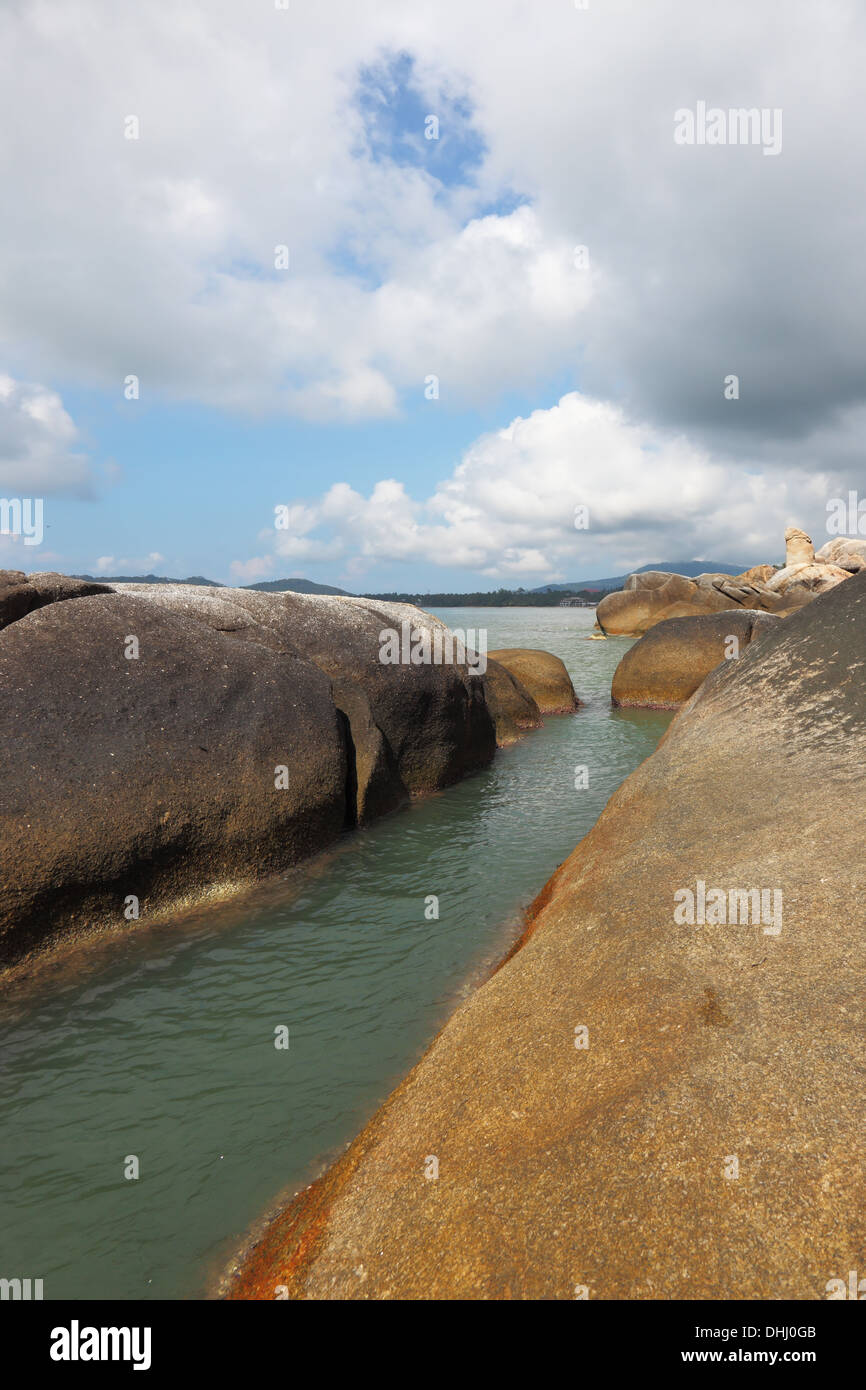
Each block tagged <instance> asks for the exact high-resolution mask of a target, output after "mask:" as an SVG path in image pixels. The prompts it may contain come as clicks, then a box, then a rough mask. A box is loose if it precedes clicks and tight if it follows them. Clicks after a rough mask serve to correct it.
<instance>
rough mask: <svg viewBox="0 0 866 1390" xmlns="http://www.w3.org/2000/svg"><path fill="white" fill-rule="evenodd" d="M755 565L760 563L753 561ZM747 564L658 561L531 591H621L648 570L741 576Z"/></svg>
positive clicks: (540, 587)
mask: <svg viewBox="0 0 866 1390" xmlns="http://www.w3.org/2000/svg"><path fill="white" fill-rule="evenodd" d="M754 563H755V564H758V563H760V562H759V561H757V560H756V561H754ZM750 568H751V566H750V565H748V564H743V565H740V564H737V565H734V564H731V563H730V562H729V561H727V560H659V561H658V562H657V563H656V564H652V565H641V566H640V568H639V569H634V570H627V571H626V573H625V574H615V575H614V576H613V578H611V579H575V580H572V581H571V582H570V583H568V584H541V585H540V586H539V587H538V588H537V589H533V590H532V592H533V593H534V594H552V593H561V592H562V591H564V590H569V591H570V592H571V591H574V590H578V589H621V588H622V586H623V584H624V583H625V581H626V580H627V579H628V576H629V575H630V574H646V573H647V572H648V571H649V570H665V571H667V572H669V573H671V574H685V575H688V576H689V577H692V576H693V575H696V574H742V573H743V570H747V569H750Z"/></svg>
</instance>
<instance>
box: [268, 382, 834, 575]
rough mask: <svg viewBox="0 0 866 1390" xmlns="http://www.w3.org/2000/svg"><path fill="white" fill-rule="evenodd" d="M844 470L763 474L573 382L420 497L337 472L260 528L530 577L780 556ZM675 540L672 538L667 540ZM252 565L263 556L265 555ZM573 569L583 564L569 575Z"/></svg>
mask: <svg viewBox="0 0 866 1390" xmlns="http://www.w3.org/2000/svg"><path fill="white" fill-rule="evenodd" d="M840 487H841V480H840V477H839V475H837V474H833V473H830V472H826V471H824V472H810V473H805V472H804V473H800V472H797V471H796V470H794V471H788V472H783V471H780V470H768V471H766V472H760V471H758V470H756V469H755V468H754V467H749V466H746V465H744V464H742V463H740V462H738V461H736V460H734V459H719V458H718V457H715V456H713V455H711V454H710V453H709V452H708V451H707V450H706V449H704V448H702V447H701V446H700V445H698V444H695V443H694V442H693V441H691V440H690V439H689V438H688V437H686V436H685V435H683V434H678V433H674V432H672V431H669V430H660V429H657V428H655V427H653V426H651V425H648V424H646V423H639V422H634V421H632V420H631V419H629V418H628V417H627V415H626V414H625V412H624V411H623V410H622V409H621V408H619V407H616V406H613V405H611V404H610V403H607V402H603V401H597V400H593V399H591V398H589V397H586V396H584V395H581V394H580V393H578V392H570V393H568V394H567V395H565V396H563V397H562V399H561V400H560V401H559V402H558V404H557V405H555V406H553V407H552V408H551V409H549V410H536V411H533V412H532V414H531V415H529V416H528V417H526V418H522V417H518V418H517V419H515V420H513V421H512V422H511V424H510V425H508V427H507V428H505V429H502V430H497V431H494V432H491V433H488V434H485V435H483V436H482V437H481V438H480V439H478V440H477V441H476V442H475V443H474V444H473V445H472V446H471V447H470V448H469V449H468V450H467V451H466V453H465V454H464V456H463V458H462V459H461V461H460V463H459V464H458V466H457V467H456V468H455V470H454V472H453V473H452V474H451V476H450V477H448V478H446V479H444V480H443V481H442V482H441V483H440V484H439V485H438V486H437V487H436V489H435V490H434V491H433V493H432V494H431V495H430V496H429V497H427V498H425V499H422V500H417V499H413V498H412V497H411V496H410V495H409V494H408V492H407V490H406V488H405V485H404V484H403V483H402V482H400V481H398V480H396V479H386V480H382V481H380V482H378V483H377V484H376V485H375V487H374V488H373V489H372V491H371V492H370V494H369V495H368V496H365V495H364V494H362V493H360V492H358V491H356V490H355V489H354V488H352V487H351V486H350V485H349V484H348V483H336V484H334V485H333V486H332V487H330V488H329V489H328V490H327V492H325V493H324V494H323V495H322V496H321V497H320V498H319V499H317V500H316V501H313V502H310V501H306V502H304V503H299V504H297V505H296V506H294V507H292V508H290V509H289V511H288V525H287V527H286V528H285V529H284V530H279V531H278V530H274V531H273V532H264V533H263V536H267V537H270V538H271V539H272V541H273V552H272V553H273V554H274V555H275V556H277V557H279V558H280V559H281V560H285V559H289V560H292V561H295V560H299V559H303V560H307V561H310V562H316V561H318V560H321V559H328V560H331V561H333V562H336V561H339V562H340V563H341V564H343V565H345V566H346V567H347V572H349V573H355V574H357V575H359V576H360V575H363V573H364V572H365V571H366V570H369V569H370V568H373V567H375V566H376V565H380V564H390V563H392V562H394V561H396V562H398V563H401V562H402V563H405V564H406V565H407V566H409V565H414V564H417V563H418V562H420V561H426V562H428V563H430V564H434V565H438V566H442V567H443V568H458V569H471V570H478V571H480V572H481V573H482V574H483V575H485V576H487V577H488V578H490V579H494V580H497V579H498V580H501V581H508V582H510V583H518V582H523V581H524V580H527V581H532V582H533V583H543V582H545V581H549V582H555V581H559V580H567V579H576V578H581V577H587V576H588V575H589V574H590V573H591V571H592V570H593V569H596V570H597V569H598V567H599V566H600V565H601V566H603V565H604V564H605V563H610V564H615V565H619V564H621V563H635V564H640V563H643V562H644V561H645V560H646V556H647V554H648V553H653V554H655V556H656V558H658V559H665V558H667V559H671V558H677V559H691V558H700V559H715V560H720V559H721V560H726V559H732V560H734V561H736V560H738V559H741V558H742V559H744V560H749V559H750V557H753V556H768V557H773V556H778V555H779V554H780V553H781V551H782V548H783V540H782V537H783V535H784V531H785V528H786V526H787V525H789V524H791V523H792V522H794V521H798V520H799V521H801V522H802V521H804V520H805V521H809V520H810V518H811V519H812V521H813V523H814V524H815V525H816V534H817V530H818V526H817V524H818V523H819V519H820V518H822V517H823V515H824V507H825V501H826V499H827V497H829V496H831V495H833V492H834V490H835V491H838V490H839V489H840ZM672 548H673V549H672ZM256 563H257V564H260V563H262V562H261V561H260V560H259V561H257V562H256ZM578 571H580V573H578Z"/></svg>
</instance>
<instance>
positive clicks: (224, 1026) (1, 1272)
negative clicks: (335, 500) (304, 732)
mask: <svg viewBox="0 0 866 1390" xmlns="http://www.w3.org/2000/svg"><path fill="white" fill-rule="evenodd" d="M437 611H438V615H439V616H440V617H442V618H444V619H445V621H446V622H448V623H449V624H450V625H451V626H453V627H461V628H466V627H475V628H485V629H487V632H488V645H489V646H490V647H492V648H495V647H502V646H534V647H544V648H546V649H547V650H549V651H553V652H556V653H557V654H558V655H559V656H561V657H562V658H563V660H564V661H565V662H566V665H567V666H568V668H569V670H570V672H571V675H572V679H573V680H574V684H575V688H576V690H577V693H578V695H579V696H580V697H581V699H583V700H584V701H585V702H586V703H585V706H584V708H583V709H581V710H580V711H579V712H578V713H577V714H575V715H573V716H560V717H553V718H549V719H548V721H547V723H546V724H545V727H544V728H543V729H540V730H538V731H536V732H534V733H531V734H528V735H527V737H526V738H525V739H524V740H523V741H522V742H521V743H520V744H518V745H517V746H515V747H513V748H510V749H506V750H503V751H502V752H500V753H499V754H498V755H497V758H496V761H495V763H494V764H493V765H492V766H491V767H490V768H489V769H487V770H485V771H484V772H482V773H479V774H477V775H475V776H473V777H471V778H468V779H467V780H466V781H464V782H462V783H461V784H460V785H458V786H456V787H452V788H450V789H448V790H447V791H445V792H442V793H440V794H438V795H436V796H431V797H428V798H426V799H424V800H421V801H418V802H415V803H414V804H413V805H412V806H411V807H410V808H408V809H407V810H405V811H401V812H398V813H396V814H395V815H393V816H391V817H389V818H387V819H386V820H383V821H381V822H379V823H378V824H376V825H374V826H372V827H371V828H369V829H367V830H364V831H361V832H358V833H355V834H353V835H349V836H346V837H345V838H344V839H343V840H342V841H341V842H340V844H339V846H338V847H337V849H336V850H335V851H333V852H331V853H329V854H327V855H325V856H323V857H322V858H321V859H319V860H317V861H316V862H315V863H314V864H313V865H311V866H309V867H307V868H306V869H304V870H302V871H300V872H297V873H295V874H294V875H293V876H290V877H288V878H287V879H285V880H283V881H281V882H279V883H276V884H269V885H268V886H267V887H265V888H263V889H261V890H260V891H258V892H256V894H255V895H254V896H253V897H252V898H246V899H244V901H243V903H236V904H234V905H232V906H230V907H224V908H220V909H212V910H210V911H208V912H206V913H204V912H203V913H201V914H198V915H195V916H192V917H189V918H186V919H184V920H183V921H182V922H181V923H178V924H176V925H174V926H172V927H161V928H150V929H147V928H137V929H135V930H133V931H131V932H130V934H129V935H128V936H126V937H123V938H121V939H118V938H114V939H112V940H111V941H105V942H102V943H99V944H97V945H95V946H94V945H92V946H90V947H87V948H83V949H82V950H81V951H80V952H79V953H78V954H77V955H76V956H74V957H72V958H70V959H67V960H65V961H64V962H63V963H62V964H58V965H57V966H56V967H53V968H51V969H49V970H46V971H44V972H42V973H40V975H39V976H38V977H37V978H36V979H35V980H34V981H30V982H26V981H25V982H23V983H21V984H20V985H16V986H15V987H14V988H13V990H12V991H11V993H10V992H9V991H7V995H6V998H5V999H4V1003H3V1008H2V1017H0V1277H6V1278H12V1277H19V1278H27V1277H30V1278H42V1279H43V1280H44V1291H45V1297H46V1298H47V1299H50V1298H69V1297H72V1298H105V1297H113V1298H124V1299H140V1298H184V1297H193V1298H194V1297H200V1296H202V1295H203V1294H204V1293H205V1292H206V1291H207V1290H208V1289H210V1288H212V1287H213V1284H214V1280H215V1279H216V1278H217V1276H218V1274H219V1272H220V1270H221V1269H222V1267H223V1266H224V1264H225V1261H226V1259H227V1258H228V1257H229V1255H230V1254H231V1253H232V1252H233V1250H234V1249H235V1248H236V1247H237V1245H238V1244H239V1243H240V1241H241V1240H242V1239H243V1237H244V1234H245V1233H246V1231H247V1230H248V1228H249V1227H250V1225H251V1224H252V1223H253V1222H254V1221H255V1220H256V1219H257V1218H258V1217H259V1216H260V1215H261V1213H262V1212H263V1211H264V1210H266V1209H267V1208H268V1207H270V1206H271V1205H272V1204H273V1203H274V1202H275V1201H276V1200H277V1198H278V1197H280V1196H281V1195H283V1196H285V1195H290V1194H291V1193H292V1192H294V1191H295V1190H296V1189H297V1188H298V1187H300V1186H302V1185H304V1184H305V1183H307V1182H309V1181H310V1180H311V1178H312V1177H313V1176H315V1174H316V1173H317V1171H318V1170H319V1169H320V1167H321V1165H322V1163H323V1162H324V1161H325V1160H327V1159H329V1158H332V1157H334V1156H335V1154H336V1153H338V1152H339V1151H340V1150H341V1148H342V1147H343V1146H345V1144H346V1143H348V1141H349V1140H350V1139H352V1138H353V1137H354V1135H355V1134H356V1133H357V1131H358V1130H359V1129H360V1128H361V1126H362V1125H363V1123H364V1122H365V1120H366V1119H367V1118H368V1117H369V1115H370V1114H371V1113H372V1111H373V1110H374V1109H375V1107H376V1105H377V1104H378V1103H379V1102H380V1101H381V1100H382V1099H383V1098H384V1097H385V1096H386V1095H387V1094H388V1092H389V1091H390V1090H391V1089H392V1088H393V1086H394V1085H395V1084H396V1083H397V1082H398V1081H399V1080H400V1079H401V1078H402V1077H403V1076H404V1075H405V1073H406V1072H407V1071H408V1069H409V1068H410V1067H411V1066H412V1064H413V1063H414V1062H415V1061H416V1060H417V1058H418V1057H419V1056H420V1054H421V1053H422V1052H423V1050H424V1048H425V1047H426V1045H427V1044H428V1043H429V1041H430V1039H431V1038H432V1036H433V1035H434V1033H435V1032H436V1030H437V1029H438V1028H439V1027H440V1026H441V1024H442V1023H443V1022H444V1020H445V1019H446V1018H447V1016H448V1014H449V1013H450V1012H451V1010H452V1009H453V1007H454V1004H455V1003H456V1002H457V1000H458V999H459V998H460V997H462V995H463V994H464V993H465V991H466V990H467V989H469V988H471V987H472V986H473V984H474V983H477V982H478V981H479V980H480V979H482V978H483V977H484V974H485V973H486V972H487V971H488V970H489V969H490V968H491V966H492V965H493V964H495V963H496V961H498V960H499V959H500V958H501V956H502V954H503V953H504V952H505V950H507V948H508V947H509V946H510V945H511V943H512V942H513V940H514V938H515V936H516V935H517V934H518V932H519V930H520V922H521V913H522V911H523V909H524V908H525V907H526V906H527V905H528V904H529V902H530V901H531V900H532V898H533V897H534V896H535V894H536V893H537V892H538V891H539V890H540V889H541V887H542V886H543V885H544V883H545V881H546V880H547V878H548V877H549V876H550V874H551V872H552V871H553V870H554V869H555V868H556V866H557V864H559V863H560V862H561V861H562V860H563V859H564V858H565V857H566V855H567V854H569V853H570V851H571V850H572V849H573V848H574V846H575V844H576V843H577V841H578V840H579V839H580V838H581V836H582V835H584V834H585V833H586V831H587V830H588V829H589V828H590V827H591V826H592V824H593V822H594V821H595V819H596V818H597V816H598V814H599V812H600V810H601V809H602V807H603V805H604V803H605V802H606V801H607V799H608V797H609V796H610V795H611V793H612V792H613V791H614V790H615V789H616V787H617V786H618V785H619V783H620V782H621V781H622V780H623V778H624V777H626V776H627V775H628V773H629V772H630V771H631V770H632V769H633V768H634V767H636V766H637V764H638V763H639V762H641V761H642V760H643V759H644V758H645V757H646V756H647V755H648V754H649V753H650V752H651V751H652V750H653V748H654V747H655V744H656V742H657V740H658V738H659V737H660V735H661V734H662V732H663V731H664V729H665V728H666V727H667V723H668V721H669V718H670V716H669V715H665V714H660V713H650V712H645V711H621V710H612V709H611V707H610V699H609V692H610V681H611V676H612V674H613V670H614V668H615V666H616V663H617V661H618V660H619V658H620V657H621V655H622V653H623V652H624V651H625V650H626V649H627V648H628V646H629V645H630V643H629V641H628V640H627V639H624V638H619V639H616V638H614V639H609V640H608V641H606V642H593V641H589V640H588V632H589V630H590V628H591V626H592V622H593V613H592V612H591V611H590V610H582V609H451V610H446V609H440V610H437ZM578 764H585V765H586V766H587V767H588V769H589V787H588V789H585V790H581V791H576V790H575V787H574V780H575V777H574V770H575V767H576V766H577V765H578ZM430 894H435V895H436V896H437V897H438V898H439V914H440V915H439V919H438V921H428V920H426V919H425V899H426V898H427V897H428V895H430ZM280 1028H286V1029H288V1043H289V1045H288V1048H287V1049H279V1050H278V1049H277V1048H276V1047H275V1046H274V1042H275V1036H276V1035H275V1030H276V1029H280ZM132 1156H134V1157H135V1158H137V1160H138V1164H139V1177H138V1178H137V1179H127V1178H126V1177H125V1176H124V1170H125V1167H126V1166H127V1159H128V1158H130V1157H132Z"/></svg>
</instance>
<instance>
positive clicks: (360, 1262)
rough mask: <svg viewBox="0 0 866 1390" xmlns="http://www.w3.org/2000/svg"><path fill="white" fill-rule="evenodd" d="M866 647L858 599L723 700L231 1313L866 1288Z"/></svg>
mask: <svg viewBox="0 0 866 1390" xmlns="http://www.w3.org/2000/svg"><path fill="white" fill-rule="evenodd" d="M864 648H866V576H864V575H860V576H855V577H854V578H853V579H851V580H850V582H849V583H846V584H840V585H837V586H836V587H834V588H833V589H831V590H830V591H829V592H828V593H826V594H822V595H819V596H818V597H817V598H815V599H814V600H813V601H812V602H811V603H810V604H809V605H808V607H806V608H804V609H803V610H801V611H800V612H798V613H795V614H793V615H791V616H790V617H789V618H787V619H786V620H785V622H784V623H780V624H778V625H777V626H776V627H775V628H774V629H773V630H772V631H769V632H767V633H766V634H764V635H763V636H762V637H761V639H760V641H758V642H755V643H753V644H751V645H750V646H749V647H748V648H747V650H746V652H745V653H744V655H743V656H742V657H741V658H740V660H739V661H731V662H725V663H724V664H723V665H721V666H720V667H718V668H717V669H716V670H715V671H714V672H712V673H711V674H710V675H709V676H708V677H707V679H706V681H705V682H704V684H703V685H702V686H701V688H700V690H699V691H698V692H697V694H696V695H695V696H694V697H693V698H692V700H691V701H690V702H689V704H687V705H686V706H685V707H684V708H683V709H682V710H681V711H680V713H679V714H678V715H677V717H676V718H675V720H674V721H673V723H672V725H671V727H670V729H669V731H668V733H667V735H666V737H665V738H664V739H663V741H662V743H661V744H660V746H659V748H658V749H657V751H656V752H655V754H654V755H653V756H652V757H650V758H648V759H647V760H646V761H645V762H644V763H643V764H642V765H641V766H640V767H639V768H638V769H637V770H636V771H635V772H634V773H633V774H632V775H631V777H629V778H628V779H627V781H626V782H625V783H624V784H623V785H622V787H621V788H620V789H619V791H618V792H617V793H616V794H615V795H614V797H613V798H612V799H611V800H610V802H609V803H608V805H607V807H606V808H605V810H604V812H603V814H602V815H601V817H600V819H599V821H598V822H597V824H596V826H595V827H594V829H593V830H592V831H591V833H590V834H589V835H587V836H586V838H585V839H584V840H582V841H581V843H580V844H579V845H578V847H577V849H576V850H575V851H574V853H573V854H572V855H571V857H570V858H569V859H568V860H566V862H565V863H564V864H563V865H562V866H561V867H560V869H559V870H558V871H557V873H556V874H555V875H554V877H553V879H552V880H551V881H550V883H549V884H548V885H547V887H546V888H545V890H544V891H543V893H542V894H541V895H540V897H539V899H538V902H537V904H536V907H535V915H534V918H533V920H532V921H531V924H530V926H529V928H528V930H527V933H526V935H525V937H524V941H523V944H522V946H521V948H520V949H519V950H518V951H517V952H516V953H515V954H514V955H513V956H512V957H511V959H510V960H509V962H508V963H507V964H506V965H504V966H503V968H501V969H500V970H499V971H498V972H497V973H496V974H495V975H494V976H493V977H492V979H491V980H489V981H488V983H487V984H485V985H484V986H483V987H482V988H481V989H479V990H478V991H477V992H476V993H475V994H474V995H472V996H471V997H470V998H469V999H468V1000H467V1001H466V1002H465V1003H464V1004H463V1005H462V1006H461V1007H460V1008H459V1009H458V1010H457V1012H456V1013H455V1014H454V1016H453V1017H452V1019H451V1021H450V1022H449V1023H448V1024H447V1026H446V1027H445V1028H444V1029H443V1030H442V1032H441V1033H440V1034H439V1036H438V1037H437V1038H436V1040H435V1041H434V1042H433V1044H432V1046H431V1047H430V1048H429V1050H428V1052H427V1054H426V1055H425V1057H424V1058H423V1059H422V1061H421V1062H420V1063H419V1064H418V1066H416V1067H415V1069H414V1070H413V1071H412V1073H411V1074H410V1075H409V1076H408V1077H407V1079H406V1080H405V1081H404V1082H403V1083H402V1085H401V1086H399V1087H398V1089H397V1090H396V1091H395V1092H394V1094H393V1095H392V1096H391V1097H390V1099H389V1100H388V1101H387V1103H386V1104H385V1105H384V1106H383V1107H382V1109H381V1110H380V1111H379V1112H378V1114H376V1116H375V1117H374V1118H373V1120H372V1121H371V1122H370V1124H369V1125H368V1126H367V1127H366V1129H365V1130H364V1131H363V1133H362V1134H361V1135H360V1136H359V1138H358V1139H357V1140H356V1141H355V1142H354V1144H352V1145H351V1147H350V1148H349V1149H348V1151H347V1152H346V1154H345V1155H344V1156H343V1157H341V1158H340V1160H339V1161H338V1162H337V1163H336V1164H335V1166H334V1167H333V1168H331V1169H330V1170H329V1172H328V1173H327V1174H326V1175H325V1177H324V1178H323V1179H322V1180H320V1181H319V1182H318V1183H316V1184H314V1185H313V1186H312V1187H311V1188H310V1189H308V1190H306V1191H304V1192H303V1193H302V1194H301V1195H300V1196H299V1197H298V1198H296V1200H295V1201H294V1202H293V1203H292V1204H291V1205H290V1206H289V1207H288V1208H287V1209H286V1211H285V1212H284V1213H283V1214H282V1216H280V1217H279V1218H278V1219H277V1220H276V1221H274V1222H273V1223H272V1224H271V1225H270V1226H269V1227H268V1228H267V1229H266V1231H265V1233H264V1235H263V1236H262V1237H261V1239H260V1240H259V1241H258V1243H257V1244H256V1245H255V1246H254V1247H253V1248H252V1249H251V1250H250V1251H249V1252H248V1253H247V1256H246V1258H245V1259H244V1260H243V1262H242V1265H241V1268H240V1272H239V1275H238V1277H237V1279H236V1281H235V1283H234V1285H233V1286H232V1293H233V1295H234V1296H236V1297H247V1298H255V1297H259V1298H267V1299H272V1298H274V1297H280V1296H283V1291H288V1294H289V1296H290V1297H294V1298H311V1299H315V1298H321V1299H389V1300H398V1299H426V1300H430V1299H434V1300H435V1299H573V1298H574V1297H575V1296H577V1297H589V1298H592V1299H621V1300H632V1299H665V1300H667V1299H687V1300H691V1299H701V1300H711V1299H726V1300H742V1299H748V1300H755V1299H761V1300H780V1299H789V1298H790V1299H804V1300H812V1299H822V1298H825V1297H826V1296H827V1290H828V1285H830V1281H831V1280H833V1279H838V1278H841V1279H842V1280H843V1281H844V1280H846V1279H847V1277H848V1271H849V1270H852V1269H854V1270H859V1271H860V1272H861V1273H862V1269H863V1255H864V1251H866V1207H864V1203H863V1200H862V1194H863V1189H864V1181H866V1164H864V1149H863V1133H864V1128H866V1090H864V1086H863V1037H862V1018H863V1004H862V995H863V981H862V961H863V953H864V946H866V941H864V935H866V931H864V927H866V913H864V907H863V887H862V882H861V879H862V873H861V872H860V870H859V868H858V866H859V865H861V864H862V851H863V841H864V836H866V781H864V778H863V771H862V770H863V766H864V763H866V683H864V681H863V679H862V669H861V668H862V663H863V651H864ZM750 889H757V890H759V891H758V907H759V908H760V911H757V909H756V906H755V900H754V898H750V897H749V895H748V890H750ZM711 890H713V891H714V893H715V894H719V895H720V899H719V897H714V898H713V902H714V904H715V906H714V909H713V914H712V916H710V915H708V914H706V913H705V912H702V911H701V906H700V904H703V899H702V894H703V895H706V894H707V893H708V892H710V891H711ZM689 893H691V894H692V909H693V910H692V914H691V921H692V922H693V923H694V925H692V924H691V923H690V922H689V918H688V899H687V895H688V894H689ZM744 894H745V898H744V896H743V895H744ZM762 894H766V895H767V897H766V899H764V898H763V896H762ZM778 895H781V897H779V896H778ZM719 900H720V901H721V904H722V906H723V907H724V910H725V912H728V911H729V912H730V916H729V917H728V921H727V924H726V925H722V924H720V920H721V919H720V911H721V909H720V908H719V906H718V904H719ZM696 903H697V904H699V906H697V907H695V904H696ZM749 913H751V914H752V915H751V916H749ZM744 915H745V916H746V917H747V918H748V921H746V922H744V921H743V917H744ZM732 919H733V920H732ZM711 922H712V923H713V924H712V925H711V924H710V923H711ZM831 1287H832V1286H831Z"/></svg>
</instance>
